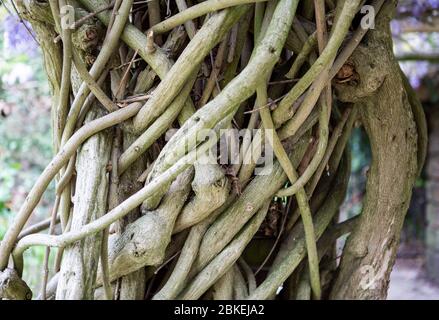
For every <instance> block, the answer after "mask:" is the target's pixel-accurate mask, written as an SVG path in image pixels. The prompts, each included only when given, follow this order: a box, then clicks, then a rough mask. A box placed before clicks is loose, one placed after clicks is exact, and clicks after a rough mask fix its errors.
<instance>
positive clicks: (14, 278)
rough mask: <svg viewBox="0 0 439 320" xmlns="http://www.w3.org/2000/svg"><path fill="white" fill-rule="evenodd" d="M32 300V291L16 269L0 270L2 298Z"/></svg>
mask: <svg viewBox="0 0 439 320" xmlns="http://www.w3.org/2000/svg"><path fill="white" fill-rule="evenodd" d="M2 299H4V300H31V299H32V291H31V289H30V288H29V287H28V285H27V284H26V282H24V281H23V280H22V279H21V278H20V277H19V276H18V273H17V271H15V270H14V269H10V268H7V269H5V270H4V271H0V300H2Z"/></svg>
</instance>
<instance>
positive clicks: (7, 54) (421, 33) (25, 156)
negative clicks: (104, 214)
mask: <svg viewBox="0 0 439 320" xmlns="http://www.w3.org/2000/svg"><path fill="white" fill-rule="evenodd" d="M392 32H393V35H394V42H395V54H396V56H397V57H398V59H399V61H400V63H401V67H402V69H403V71H404V72H405V73H406V74H407V76H408V78H409V80H410V82H411V84H412V86H413V87H414V88H415V89H416V91H417V92H418V94H419V97H420V98H421V100H422V103H423V106H424V109H425V112H426V115H427V119H428V125H429V136H430V141H429V154H428V159H427V164H426V166H425V169H424V172H423V175H422V177H421V178H419V179H418V181H417V183H416V187H415V189H414V193H413V197H412V203H411V206H410V210H409V213H408V215H407V218H406V221H405V225H404V230H403V235H402V239H401V246H400V250H399V252H398V258H397V263H396V265H395V268H394V271H393V273H392V276H391V283H390V291H389V299H439V68H438V62H439V0H402V1H400V3H399V6H398V13H397V17H396V18H395V20H394V21H393V22H392ZM51 141H52V136H51V127H50V91H49V87H48V83H47V80H46V76H45V73H44V69H43V61H42V56H41V50H40V49H39V47H38V43H37V41H36V40H35V38H34V36H33V33H32V30H31V28H30V26H29V25H28V24H27V23H26V22H24V21H20V19H19V17H18V15H17V14H16V12H15V10H14V7H13V5H12V3H11V2H10V1H0V239H1V238H2V237H3V234H4V232H5V230H6V228H7V226H8V223H9V221H11V219H12V217H13V216H14V214H15V212H17V211H18V209H19V207H20V205H21V203H22V202H23V200H24V197H25V195H26V192H27V191H28V190H29V189H30V188H31V186H32V184H33V183H34V182H35V180H36V178H37V177H38V175H39V174H40V173H41V172H42V170H43V169H44V167H45V166H46V165H47V163H48V162H49V161H50V159H51V157H52V142H51ZM351 145H352V155H353V157H352V168H353V172H352V177H351V181H350V187H349V193H348V197H347V199H346V202H345V204H344V207H343V214H344V215H347V216H352V215H355V214H357V213H359V212H360V211H361V205H362V198H363V196H364V193H365V182H366V176H365V174H366V172H367V170H368V166H369V163H370V150H369V149H368V141H367V137H366V135H365V133H364V132H363V131H362V130H361V129H356V132H355V134H354V136H353V138H352V140H351ZM401 174H404V173H401ZM51 188H52V189H51V190H52V191H53V188H54V186H53V185H52V186H51ZM51 190H49V192H46V195H45V198H44V199H43V201H42V202H41V203H40V205H39V206H38V209H37V211H36V212H35V214H34V215H33V216H32V220H31V221H30V223H35V222H38V221H40V220H43V219H45V218H47V217H48V216H49V215H50V210H51V203H53V200H54V199H53V194H54V192H50V191H51ZM26 255H27V256H26V260H27V261H29V262H30V263H29V264H28V266H27V267H26V269H25V273H24V279H25V281H26V282H27V283H28V284H29V285H30V287H31V288H32V289H33V290H34V292H35V291H36V292H38V291H39V283H40V281H41V278H42V271H41V265H42V261H43V256H44V248H40V247H33V248H32V249H30V250H28V251H27V252H26ZM51 256H53V255H51Z"/></svg>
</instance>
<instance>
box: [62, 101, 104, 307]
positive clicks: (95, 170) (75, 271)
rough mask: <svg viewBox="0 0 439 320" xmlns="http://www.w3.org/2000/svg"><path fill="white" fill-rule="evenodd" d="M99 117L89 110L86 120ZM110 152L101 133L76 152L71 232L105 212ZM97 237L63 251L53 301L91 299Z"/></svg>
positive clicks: (98, 238)
mask: <svg viewBox="0 0 439 320" xmlns="http://www.w3.org/2000/svg"><path fill="white" fill-rule="evenodd" d="M96 107H97V106H96ZM103 114H104V112H103V110H101V109H98V108H95V109H92V110H91V111H90V112H89V114H88V116H87V121H91V120H92V119H96V118H97V117H100V116H102V115H103ZM110 152H111V137H110V135H109V134H108V132H105V131H104V132H101V133H99V134H97V135H95V136H93V137H91V138H90V139H89V140H88V141H87V142H85V143H84V145H83V146H82V147H81V149H80V150H79V152H78V156H77V163H76V171H77V178H76V191H75V196H74V201H73V203H74V209H73V219H72V227H71V229H72V230H79V229H81V227H82V226H83V225H85V224H88V223H90V222H91V221H93V220H96V219H97V218H100V217H102V216H103V215H104V214H105V213H106V211H107V193H108V186H109V175H108V170H107V169H108V163H109V161H110ZM101 238H102V234H101V233H97V234H96V235H93V236H90V237H87V238H85V239H83V240H81V241H78V242H76V243H75V244H73V245H71V246H68V247H67V248H66V249H65V251H64V257H63V261H62V265H61V271H60V277H59V281H58V287H57V293H56V298H57V299H62V300H65V299H89V300H92V299H93V297H94V282H95V279H96V273H97V267H98V262H99V252H100V247H101Z"/></svg>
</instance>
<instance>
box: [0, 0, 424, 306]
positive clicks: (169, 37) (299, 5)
mask: <svg viewBox="0 0 439 320" xmlns="http://www.w3.org/2000/svg"><path fill="white" fill-rule="evenodd" d="M67 2H68V3H69V4H71V5H73V6H74V7H75V14H76V23H78V25H75V29H74V30H72V32H71V34H70V33H69V32H68V31H66V30H65V28H64V27H65V26H64V25H63V24H62V20H60V17H59V11H60V8H61V6H63V5H64V4H65V3H66V2H65V1H63V0H60V1H56V0H51V1H48V2H43V1H36V0H26V1H20V4H21V5H20V8H21V11H22V15H23V16H24V17H25V18H26V19H28V20H29V21H30V22H31V23H32V25H33V28H34V30H35V32H36V33H37V36H38V38H39V39H40V42H41V46H42V49H43V52H44V58H45V65H46V70H47V73H48V75H49V80H50V81H51V83H52V87H53V88H52V89H53V95H54V107H53V110H54V112H53V114H54V132H55V134H54V136H55V137H58V138H60V137H61V138H60V139H58V140H59V141H58V142H59V143H58V144H55V146H56V148H55V151H56V155H55V156H54V158H53V159H52V161H51V163H50V164H49V165H48V166H47V168H46V170H45V171H44V172H43V173H42V175H41V176H40V177H39V179H38V181H37V182H36V183H35V185H34V187H33V188H32V190H31V191H30V192H29V195H28V197H27V200H26V201H25V203H24V204H23V206H22V208H21V209H20V212H19V213H18V214H17V218H16V221H15V222H14V223H13V224H12V225H11V227H10V228H9V230H8V232H7V234H6V235H5V237H4V239H3V241H2V244H1V246H0V270H2V271H0V277H6V278H8V277H9V278H11V281H12V284H16V285H17V286H16V287H17V288H21V289H20V290H19V292H12V291H10V290H9V287H8V288H6V289H7V290H6V289H5V290H3V291H0V294H2V295H3V297H4V298H10V297H16V298H23V297H28V296H29V294H28V293H29V292H28V291H27V288H26V285H25V284H23V282H22V279H20V276H21V274H22V270H23V267H25V263H24V260H23V252H24V251H25V250H26V249H28V248H29V247H30V246H34V245H43V246H47V247H58V248H60V250H59V252H60V253H59V254H58V260H59V261H61V269H60V271H59V272H58V273H57V274H56V275H55V276H54V277H53V278H52V279H51V280H50V281H49V283H48V285H47V292H46V294H43V295H42V296H41V297H42V298H45V297H47V298H52V297H56V298H57V299H94V298H96V299H121V300H123V299H130V300H134V299H150V298H152V299H175V298H178V299H199V298H204V299H270V298H276V299H284V298H293V297H296V298H305V299H311V298H314V299H320V298H328V297H329V298H334V299H346V298H354V299H384V298H385V297H386V292H387V287H388V281H389V275H390V271H391V269H392V266H393V263H394V260H395V253H396V249H397V245H398V241H399V234H400V231H401V227H402V223H403V220H404V216H405V213H406V211H407V208H408V205H409V201H410V196H411V190H412V187H413V183H414V181H415V178H416V176H417V174H418V172H419V171H420V169H421V167H422V165H423V161H424V158H425V149H426V140H425V119H424V117H423V112H422V108H421V107H420V105H419V104H418V103H417V101H416V97H415V96H414V95H413V92H412V91H411V88H409V87H408V84H407V81H406V79H405V78H404V77H403V75H402V74H401V73H400V69H399V67H398V65H397V62H396V61H395V58H394V56H393V52H392V39H391V34H390V28H389V23H390V18H391V17H392V13H393V11H394V5H395V1H383V0H375V1H373V2H372V4H373V6H374V8H375V10H376V12H379V17H378V19H377V21H376V29H374V30H367V29H363V28H362V26H357V21H359V20H361V19H362V18H363V17H362V13H361V12H360V11H361V5H362V4H364V1H361V0H352V1H314V2H313V1H298V0H278V1H275V0H270V1H267V0H229V1H217V0H206V1H202V2H199V3H198V4H194V5H192V6H190V7H188V3H186V2H185V1H178V2H177V5H176V6H174V5H173V3H172V2H171V4H170V5H169V7H168V6H166V5H165V4H166V3H164V2H163V1H154V2H151V3H148V6H142V5H141V4H139V3H137V2H133V1H132V0H126V1H125V0H124V1H120V0H116V1H114V2H113V3H112V4H111V6H109V1H95V0H79V1H73V0H72V1H67ZM192 3H194V2H193V1H192ZM383 3H384V5H383ZM146 7H147V8H148V11H145V10H146ZM168 10H170V13H171V15H170V16H169V17H168V18H166V19H165V18H164V17H165V16H168ZM297 10H299V12H300V13H302V14H303V16H301V17H300V18H297V17H295V14H296V11H297ZM91 12H92V13H94V14H93V15H89V13H91ZM329 21H332V23H328V22H329ZM354 29H356V31H355V32H352V30H354ZM366 34H367V35H366ZM58 35H59V36H60V37H59V38H58ZM365 36H366V37H365ZM364 37H365V38H364ZM54 38H57V40H59V41H58V42H54V41H53V39H54ZM363 38H364V39H363ZM70 45H71V46H70ZM70 47H72V48H71V50H72V51H71V52H70V51H69V50H70V49H69V48H70ZM348 59H349V60H348ZM69 62H70V63H69ZM72 62H73V65H74V68H70V66H71V64H72ZM70 71H72V72H71V73H72V83H71V84H70V83H69V82H66V75H70ZM68 78H70V77H68ZM296 78H297V79H296ZM296 80H298V81H296ZM333 87H335V90H332V88H333ZM66 88H67V89H66ZM110 89H111V90H110ZM71 93H72V94H71ZM195 106H197V108H195ZM63 107H65V108H67V109H63ZM67 111H68V112H67ZM64 113H68V116H67V117H66V119H64V118H65V114H64ZM84 120H85V121H84ZM358 120H359V121H360V122H361V123H362V125H364V127H365V129H366V131H367V133H368V135H369V139H370V143H371V148H372V153H373V160H372V166H371V168H370V171H369V173H368V184H367V195H366V199H365V200H364V207H363V212H362V213H361V215H360V216H359V217H356V218H355V219H352V220H349V221H345V222H343V223H338V221H334V217H336V216H337V213H338V212H339V209H340V207H341V205H342V203H343V200H344V198H345V195H346V189H347V184H348V178H349V173H350V163H349V161H350V157H349V145H348V141H349V137H350V135H351V132H352V128H353V126H354V125H355V123H356V122H358ZM238 127H239V129H248V131H246V132H245V133H244V134H242V137H241V138H242V139H237V140H236V141H234V143H235V145H233V143H232V142H230V141H228V142H225V141H222V140H220V138H221V134H222V133H223V130H226V129H236V128H238ZM168 129H176V133H175V134H173V135H172V137H170V136H171V135H169V134H167V130H168ZM256 129H259V130H258V131H255V130H256ZM206 131H207V132H208V134H207V138H206ZM212 136H213V137H212ZM169 137H170V139H168V138H169ZM223 143H225V145H223ZM234 146H235V147H236V146H237V150H235V151H236V152H235V153H233V152H231V151H230V150H231V149H233V147H234ZM213 149H215V150H217V149H219V150H220V151H221V150H228V151H227V152H228V153H227V156H226V157H225V159H230V155H231V154H232V153H233V154H236V155H239V157H237V158H235V159H233V161H231V160H230V161H228V162H227V161H226V163H222V162H221V161H220V160H221V159H224V157H223V156H224V155H223V154H220V156H219V157H217V156H214V155H212V153H211V154H209V152H211V151H212V150H213ZM273 158H274V160H273ZM75 159H76V162H73V161H74V160H75ZM249 160H251V161H249ZM270 160H273V161H272V162H270ZM258 161H259V162H258ZM264 161H265V163H263V164H264V167H263V168H261V167H260V165H261V163H262V162H264ZM206 162H207V163H206ZM73 165H75V166H73ZM73 167H75V168H76V170H71V169H72V168H73ZM74 171H76V175H75V174H73V172H74ZM55 178H56V180H57V183H58V184H57V188H58V190H57V191H58V196H61V197H62V198H61V199H62V201H61V203H62V205H61V206H60V208H59V210H58V211H59V214H60V215H61V221H62V227H63V228H62V233H61V234H59V235H47V234H30V235H27V236H24V237H20V236H19V234H20V232H22V229H23V227H24V225H25V223H26V221H27V220H28V218H29V216H30V215H31V214H32V212H33V210H34V208H35V206H36V205H37V204H38V202H39V200H40V199H41V196H42V194H43V193H44V191H45V190H46V188H47V186H48V185H49V183H50V181H52V180H53V179H55ZM66 185H67V186H68V187H67V188H65V189H63V187H65V186H66ZM71 192H72V193H73V194H74V196H73V198H72V203H70V193H71ZM55 213H56V210H55ZM54 218H56V217H54ZM52 220H53V219H52ZM332 222H334V223H332ZM50 230H53V223H52V226H51V228H50ZM351 232H352V234H351V235H350V237H349V240H348V242H347V244H346V247H345V249H344V251H343V256H342V259H341V263H340V265H339V266H336V265H335V264H331V268H328V267H327V265H325V263H326V262H325V261H327V260H328V259H331V258H332V253H333V249H334V243H335V241H336V240H337V239H338V238H339V237H341V236H343V235H346V234H349V233H351ZM108 234H109V235H108ZM10 256H12V257H13V264H10V267H13V269H15V270H13V269H11V268H9V269H6V267H8V261H9V258H10ZM334 268H337V270H336V272H335V275H334V272H333V271H334V270H333V269H334ZM8 270H9V271H8ZM10 270H12V271H13V272H11V271H10ZM9 278H8V279H9ZM12 278H13V279H12ZM43 286H44V288H46V283H45V282H44V283H43ZM280 287H283V288H284V289H283V291H282V292H280V293H279V292H278V289H279V288H280ZM23 288H24V289H23ZM45 291H46V290H43V292H45ZM2 292H3V293H2ZM4 292H7V293H4ZM11 292H12V293H11ZM55 292H56V295H55ZM0 297H1V296H0Z"/></svg>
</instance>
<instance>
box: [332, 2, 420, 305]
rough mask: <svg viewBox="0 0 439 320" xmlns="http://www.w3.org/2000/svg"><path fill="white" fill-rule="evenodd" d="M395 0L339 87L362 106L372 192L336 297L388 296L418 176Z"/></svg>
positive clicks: (351, 240) (343, 263) (336, 287)
mask: <svg viewBox="0 0 439 320" xmlns="http://www.w3.org/2000/svg"><path fill="white" fill-rule="evenodd" d="M395 4H396V2H395V1H389V2H386V4H385V5H384V8H383V9H382V12H381V13H380V16H379V18H378V21H377V26H376V30H371V31H370V33H369V35H368V36H367V39H366V41H365V44H364V45H360V47H359V48H358V49H357V50H356V52H355V53H354V55H353V56H352V59H351V60H352V62H353V63H354V65H355V70H356V72H357V74H358V81H357V82H351V83H348V84H346V85H339V86H338V87H337V94H338V98H339V99H340V100H342V101H345V102H352V103H356V104H357V105H358V108H359V109H360V113H361V121H362V122H363V124H364V127H365V129H366V131H367V134H368V136H369V139H370V144H371V149H372V163H371V167H370V170H369V172H368V180H367V189H366V190H367V193H366V197H365V200H364V207H363V210H362V214H361V217H360V219H359V223H358V224H357V225H356V227H355V229H354V231H353V232H352V234H351V236H350V237H349V239H348V241H347V243H346V247H345V251H344V255H343V258H342V261H341V264H340V266H339V270H338V275H337V277H336V281H335V284H334V287H333V289H332V292H331V298H332V299H385V298H386V296H387V289H388V284H389V276H390V272H391V270H392V267H393V264H394V262H395V256H396V250H397V247H398V242H399V237H400V231H401V228H402V225H403V221H404V217H405V214H406V212H407V209H408V206H409V203H410V198H411V191H412V187H413V184H414V181H415V178H416V175H417V170H418V165H417V150H418V149H417V139H418V135H417V127H416V123H415V120H414V117H413V113H412V109H411V105H410V103H409V100H408V96H407V93H406V91H405V89H404V85H403V80H402V78H401V76H400V73H399V66H398V64H397V61H396V60H395V58H394V55H393V51H392V38H391V32H390V28H389V23H390V19H391V18H392V17H393V12H394V9H395Z"/></svg>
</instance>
